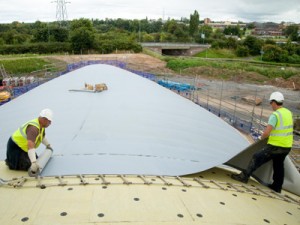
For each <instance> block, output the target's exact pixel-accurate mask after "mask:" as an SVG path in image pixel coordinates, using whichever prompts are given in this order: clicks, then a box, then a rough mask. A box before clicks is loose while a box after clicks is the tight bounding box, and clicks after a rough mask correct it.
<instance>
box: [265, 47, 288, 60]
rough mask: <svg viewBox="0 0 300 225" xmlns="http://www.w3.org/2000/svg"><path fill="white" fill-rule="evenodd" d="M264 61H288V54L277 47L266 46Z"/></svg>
mask: <svg viewBox="0 0 300 225" xmlns="http://www.w3.org/2000/svg"><path fill="white" fill-rule="evenodd" d="M263 50H264V55H263V60H264V61H275V62H284V61H286V60H287V59H288V52H287V51H284V50H282V49H281V48H280V47H278V46H275V45H265V46H264V48H263Z"/></svg>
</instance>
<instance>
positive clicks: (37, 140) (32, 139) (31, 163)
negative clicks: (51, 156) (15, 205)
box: [5, 109, 53, 173]
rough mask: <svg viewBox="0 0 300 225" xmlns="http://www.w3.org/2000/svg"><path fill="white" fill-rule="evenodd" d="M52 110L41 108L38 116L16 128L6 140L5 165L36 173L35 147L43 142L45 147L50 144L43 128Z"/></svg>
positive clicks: (48, 120) (48, 123)
mask: <svg viewBox="0 0 300 225" xmlns="http://www.w3.org/2000/svg"><path fill="white" fill-rule="evenodd" d="M52 119H53V112H52V111H51V110H50V109H43V110H42V111H41V113H40V115H39V117H38V118H36V119H33V120H30V121H28V122H27V123H25V124H23V125H22V126H21V127H20V128H19V129H17V130H16V131H15V132H14V133H13V135H12V136H11V137H10V138H9V140H8V142H7V152H6V157H7V158H6V160H5V161H6V165H7V166H8V167H9V169H11V170H25V171H27V170H28V169H29V168H30V171H31V172H33V173H36V172H37V171H38V170H39V166H38V164H37V162H36V159H37V155H36V152H35V150H36V148H38V147H39V145H40V144H41V143H43V144H44V145H45V146H46V148H48V149H51V150H53V149H52V148H51V146H50V144H49V142H48V140H47V138H46V137H45V128H47V127H48V126H50V124H51V121H52Z"/></svg>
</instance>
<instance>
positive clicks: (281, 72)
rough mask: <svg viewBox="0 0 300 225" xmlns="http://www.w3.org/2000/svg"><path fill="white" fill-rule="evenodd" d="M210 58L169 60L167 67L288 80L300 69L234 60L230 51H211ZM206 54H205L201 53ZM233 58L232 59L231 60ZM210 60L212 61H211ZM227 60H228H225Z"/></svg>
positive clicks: (299, 71) (177, 69) (176, 69)
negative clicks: (212, 57) (221, 70)
mask: <svg viewBox="0 0 300 225" xmlns="http://www.w3.org/2000/svg"><path fill="white" fill-rule="evenodd" d="M210 51H211V53H210V54H208V55H209V56H214V57H215V58H214V59H211V58H210V57H207V59H206V58H205V59H203V58H199V57H194V58H187V57H185V58H184V57H181V58H169V59H167V60H166V61H167V67H168V68H170V69H172V70H175V71H177V72H179V71H182V70H184V69H187V68H191V67H204V66H205V67H213V68H219V69H228V70H232V71H246V72H255V73H258V74H261V75H263V76H265V77H267V78H277V77H282V78H284V79H287V78H289V77H291V76H294V75H298V74H299V73H300V68H299V67H298V66H297V65H296V66H295V67H291V66H288V67H286V66H285V65H284V64H276V63H267V62H261V61H260V62H259V61H257V60H245V59H240V58H237V57H236V58H233V57H232V54H231V53H230V51H229V52H228V50H226V51H223V50H222V51H220V50H209V51H208V52H210ZM201 54H205V53H203V52H202V53H201ZM230 57H231V58H230ZM209 58H210V59H209ZM222 58H223V59H222ZM224 58H226V59H224Z"/></svg>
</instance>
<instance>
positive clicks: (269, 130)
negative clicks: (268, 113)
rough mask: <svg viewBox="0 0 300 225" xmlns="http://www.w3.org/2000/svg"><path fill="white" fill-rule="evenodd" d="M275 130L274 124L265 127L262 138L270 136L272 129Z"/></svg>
mask: <svg viewBox="0 0 300 225" xmlns="http://www.w3.org/2000/svg"><path fill="white" fill-rule="evenodd" d="M272 130H273V126H272V125H270V124H268V125H267V127H266V128H265V130H264V132H263V134H262V135H261V139H265V138H268V137H269V136H270V133H271V131H272Z"/></svg>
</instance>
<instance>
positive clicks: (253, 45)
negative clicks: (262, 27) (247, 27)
mask: <svg viewBox="0 0 300 225" xmlns="http://www.w3.org/2000/svg"><path fill="white" fill-rule="evenodd" d="M263 44H264V43H263V41H262V40H260V39H258V38H256V37H254V36H247V37H246V39H245V40H244V42H243V45H244V46H247V47H248V49H249V53H250V55H259V54H260V51H261V49H262V46H263Z"/></svg>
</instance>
